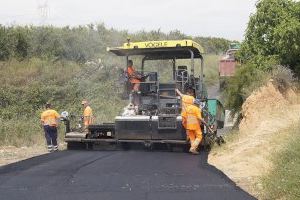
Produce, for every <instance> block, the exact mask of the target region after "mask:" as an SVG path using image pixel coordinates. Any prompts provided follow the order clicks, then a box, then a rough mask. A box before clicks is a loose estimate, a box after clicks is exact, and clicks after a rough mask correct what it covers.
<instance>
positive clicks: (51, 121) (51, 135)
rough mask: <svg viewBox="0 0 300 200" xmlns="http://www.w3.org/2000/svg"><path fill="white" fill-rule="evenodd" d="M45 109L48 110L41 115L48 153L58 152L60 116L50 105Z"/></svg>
mask: <svg viewBox="0 0 300 200" xmlns="http://www.w3.org/2000/svg"><path fill="white" fill-rule="evenodd" d="M45 107H46V110H45V111H44V112H43V113H42V114H41V124H42V126H43V128H44V132H45V138H46V142H47V147H48V151H49V152H52V151H57V150H58V145H57V126H58V120H59V118H60V116H59V114H58V113H57V112H56V111H55V110H53V109H51V107H52V106H51V104H50V103H47V104H46V106H45Z"/></svg>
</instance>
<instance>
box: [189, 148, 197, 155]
mask: <svg viewBox="0 0 300 200" xmlns="http://www.w3.org/2000/svg"><path fill="white" fill-rule="evenodd" d="M190 152H191V153H192V154H194V155H198V154H199V151H197V150H196V149H190Z"/></svg>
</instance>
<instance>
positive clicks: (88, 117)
mask: <svg viewBox="0 0 300 200" xmlns="http://www.w3.org/2000/svg"><path fill="white" fill-rule="evenodd" d="M81 105H82V106H83V108H84V110H83V116H82V117H83V125H84V130H85V131H86V130H87V129H88V126H89V125H91V124H92V123H93V110H92V108H91V107H90V106H89V102H88V101H87V100H83V101H82V102H81Z"/></svg>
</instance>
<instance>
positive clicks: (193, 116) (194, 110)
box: [182, 104, 202, 130]
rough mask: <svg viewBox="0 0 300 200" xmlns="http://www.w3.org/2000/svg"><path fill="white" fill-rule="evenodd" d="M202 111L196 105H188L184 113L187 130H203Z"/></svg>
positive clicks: (183, 119) (183, 117)
mask: <svg viewBox="0 0 300 200" xmlns="http://www.w3.org/2000/svg"><path fill="white" fill-rule="evenodd" d="M201 119H202V116H201V109H200V108H199V107H197V106H195V105H193V104H192V105H188V106H187V107H186V109H185V110H184V111H183V112H182V124H183V126H184V127H185V128H186V129H187V130H201V128H200V120H201Z"/></svg>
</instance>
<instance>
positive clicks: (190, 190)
mask: <svg viewBox="0 0 300 200" xmlns="http://www.w3.org/2000/svg"><path fill="white" fill-rule="evenodd" d="M0 199H1V200H20V199H22V200H40V199H42V200H48V199H49V200H56V199H57V200H77V199H78V200H102V199H103V200H110V199H114V200H115V199H118V200H127V199H128V200H135V199H138V200H144V199H145V200H146V199H147V200H148V199H149V200H151V199H153V200H160V199H162V200H168V199H170V200H177V199H178V200H193V199H195V200H196V199H197V200H200V199H208V200H214V199H216V200H221V199H228V200H238V199H243V200H245V199H255V198H254V197H252V196H250V195H249V194H247V193H246V192H245V191H243V190H242V189H240V188H239V187H237V186H236V185H235V183H234V182H232V181H231V180H230V179H229V178H228V177H226V175H224V174H223V173H222V172H221V171H219V170H218V169H216V168H215V167H213V166H211V165H209V164H208V163H207V153H205V152H203V151H202V152H201V154H200V155H197V156H194V155H190V154H187V153H176V152H155V151H153V152H147V151H61V152H55V153H51V154H46V155H42V156H38V157H34V158H31V159H28V160H25V161H21V162H18V163H14V164H10V165H6V166H3V167H1V168H0Z"/></svg>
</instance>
